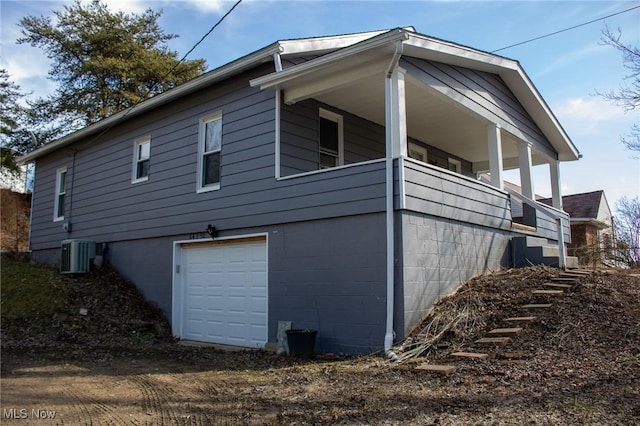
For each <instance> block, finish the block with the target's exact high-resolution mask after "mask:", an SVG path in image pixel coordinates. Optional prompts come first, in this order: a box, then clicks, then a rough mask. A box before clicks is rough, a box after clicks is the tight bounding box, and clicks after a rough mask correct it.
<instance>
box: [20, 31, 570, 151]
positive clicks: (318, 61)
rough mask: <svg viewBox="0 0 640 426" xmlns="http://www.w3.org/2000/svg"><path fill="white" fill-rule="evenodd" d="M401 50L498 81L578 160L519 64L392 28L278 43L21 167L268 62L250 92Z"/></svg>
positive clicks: (64, 142) (130, 110)
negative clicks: (270, 67)
mask: <svg viewBox="0 0 640 426" xmlns="http://www.w3.org/2000/svg"><path fill="white" fill-rule="evenodd" d="M398 43H401V44H402V55H407V56H412V57H418V58H423V59H428V60H433V61H438V62H443V63H447V64H451V65H457V66H462V67H467V68H470V69H475V70H479V71H485V72H491V73H495V74H497V75H499V76H500V77H501V78H502V79H503V80H504V81H505V83H506V84H507V85H508V87H509V88H510V89H511V90H512V91H513V93H514V94H515V95H516V97H517V98H518V100H519V101H520V102H521V103H522V104H523V105H524V106H525V108H526V109H527V111H528V112H529V114H530V115H531V117H532V118H533V119H534V120H535V122H536V123H537V124H538V126H539V127H540V129H541V130H542V131H543V132H544V134H545V136H546V137H547V138H548V140H549V141H550V142H551V144H552V145H553V147H554V149H556V151H557V152H558V159H559V160H561V161H569V160H577V159H578V158H579V156H580V154H579V152H578V150H577V149H576V147H575V146H574V145H573V143H572V142H571V140H570V139H569V137H568V135H567V134H566V133H565V131H564V129H563V128H562V126H561V125H560V123H559V122H558V121H557V119H556V118H555V116H554V115H553V113H552V112H551V109H550V108H549V107H548V105H547V104H546V102H545V101H544V100H543V99H542V96H541V95H540V94H539V92H538V91H537V89H536V88H535V86H534V85H533V83H532V82H531V81H530V79H529V78H528V76H527V75H526V73H525V72H524V70H523V69H522V67H521V66H520V64H519V63H518V62H517V61H514V60H511V59H508V58H505V57H502V56H499V55H494V54H491V53H488V52H483V51H481V50H477V49H473V48H470V47H467V46H462V45H459V44H456V43H452V42H449V41H445V40H440V39H437V38H433V37H429V36H426V35H423V34H419V33H417V32H416V31H415V29H414V28H413V27H407V28H396V29H393V30H382V31H373V32H364V33H354V34H344V35H338V36H326V37H313V38H304V39H291V40H280V41H276V42H275V43H272V44H270V45H268V46H266V47H264V48H262V49H259V50H257V51H255V52H253V53H250V54H248V55H246V56H243V57H241V58H238V59H236V60H234V61H232V62H229V63H227V64H225V65H223V66H221V67H219V68H216V69H214V70H212V71H209V72H207V73H205V74H203V75H201V76H199V77H196V78H194V79H193V80H190V81H188V82H186V83H183V84H181V85H179V86H177V87H175V88H173V89H170V90H168V91H166V92H164V93H161V94H159V95H156V96H154V97H153V98H150V99H147V100H145V101H143V102H141V103H139V104H137V105H134V106H132V107H130V108H128V109H126V110H123V111H121V112H119V113H116V114H114V115H112V116H110V117H108V118H105V119H103V120H101V121H99V122H97V123H95V124H92V125H90V126H88V127H85V128H83V129H81V130H79V131H77V132H75V133H72V134H70V135H68V136H65V137H63V138H61V139H59V140H57V141H54V142H52V143H50V144H48V145H45V146H44V147H41V148H39V149H37V150H35V151H33V152H31V153H29V154H27V155H25V156H23V157H21V158H20V159H19V161H20V162H21V163H28V162H33V161H35V160H37V159H38V158H40V157H43V156H45V155H47V154H49V153H51V152H54V151H57V150H58V149H61V148H63V147H65V146H68V145H70V144H72V143H74V142H77V141H79V140H81V139H83V138H86V137H90V136H93V135H96V134H98V133H100V132H106V131H108V130H109V129H110V128H111V127H113V126H115V125H117V124H120V123H121V122H124V121H125V120H129V119H132V118H134V117H136V116H139V115H141V114H144V113H145V112H147V111H151V110H153V109H155V108H158V107H159V106H161V105H164V104H166V103H168V102H171V101H173V100H176V99H179V98H181V97H184V96H187V95H189V94H191V93H194V92H196V91H198V90H200V89H202V88H204V87H207V86H209V85H212V84H215V83H216V82H219V81H221V80H224V79H226V78H228V77H230V76H232V75H235V74H238V73H240V72H243V71H246V70H248V69H251V68H253V67H256V66H258V65H260V64H263V63H267V62H270V61H274V62H276V64H275V72H273V73H271V74H268V75H265V76H262V77H259V78H257V79H254V80H252V82H251V85H252V86H259V87H260V88H262V89H266V88H272V87H279V86H282V85H284V84H286V83H287V81H290V80H292V79H296V78H301V77H304V75H305V74H309V73H314V72H317V71H318V70H322V69H325V68H330V67H331V66H332V65H334V64H337V63H340V62H341V61H349V60H356V61H357V60H360V57H361V56H362V55H374V56H388V57H390V56H391V55H393V54H394V53H395V52H396V48H397V47H398ZM302 55H319V56H318V57H316V58H315V59H311V60H309V61H307V62H304V63H302V64H298V65H294V66H291V67H289V68H287V69H284V70H283V69H281V68H280V66H279V64H278V62H277V61H279V59H280V57H284V58H286V57H287V56H302Z"/></svg>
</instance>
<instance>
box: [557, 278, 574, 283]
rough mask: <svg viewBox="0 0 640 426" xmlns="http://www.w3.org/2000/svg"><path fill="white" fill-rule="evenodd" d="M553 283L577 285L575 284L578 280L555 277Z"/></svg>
mask: <svg viewBox="0 0 640 426" xmlns="http://www.w3.org/2000/svg"><path fill="white" fill-rule="evenodd" d="M551 281H552V282H555V283H575V282H578V279H577V278H567V277H553V278H551Z"/></svg>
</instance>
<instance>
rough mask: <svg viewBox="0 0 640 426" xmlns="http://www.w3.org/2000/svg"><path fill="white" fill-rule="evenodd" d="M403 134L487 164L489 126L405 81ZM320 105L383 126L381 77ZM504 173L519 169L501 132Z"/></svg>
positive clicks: (537, 159) (477, 165)
mask: <svg viewBox="0 0 640 426" xmlns="http://www.w3.org/2000/svg"><path fill="white" fill-rule="evenodd" d="M405 87H406V90H405V91H406V95H405V96H406V109H407V133H408V135H409V137H412V138H415V139H417V140H419V141H422V142H424V143H427V144H429V145H432V146H435V147H436V148H439V149H441V150H443V151H445V152H449V153H451V154H454V155H456V156H458V157H460V158H463V159H465V160H468V161H470V162H472V163H473V164H474V169H475V170H477V171H484V170H485V169H487V167H486V165H487V164H488V158H489V157H488V148H487V125H488V122H487V121H486V120H484V119H481V118H479V117H478V116H476V115H475V114H473V113H471V112H470V111H467V110H466V109H465V108H464V107H462V106H461V105H459V104H458V103H457V102H456V101H455V100H453V99H445V98H444V97H442V96H439V95H438V94H436V93H433V92H432V90H430V89H429V87H428V86H426V85H425V84H423V83H420V82H419V81H416V80H413V79H409V78H408V79H406V83H405ZM315 98H316V99H318V100H319V101H321V102H324V103H326V104H329V105H332V106H334V107H336V108H339V109H342V110H344V111H347V112H349V113H351V114H354V115H357V116H359V117H362V118H365V119H367V120H370V121H372V122H374V123H377V124H379V125H381V126H384V125H385V82H384V76H383V75H381V74H380V73H377V74H376V75H372V76H369V77H366V78H364V79H361V80H358V81H356V82H353V83H351V84H350V85H348V86H344V87H341V88H340V89H339V90H335V91H327V92H323V93H321V94H319V95H316V96H315ZM502 138H503V139H502V142H503V158H504V160H505V161H504V163H505V168H507V169H509V168H516V167H517V166H518V163H517V158H518V150H517V145H516V138H515V137H514V136H512V135H510V134H509V133H507V132H505V131H504V130H503V132H502ZM533 161H534V164H542V163H545V162H546V160H545V158H544V157H543V156H542V155H536V153H535V152H534V156H533Z"/></svg>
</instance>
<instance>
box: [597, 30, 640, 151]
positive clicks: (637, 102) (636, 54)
mask: <svg viewBox="0 0 640 426" xmlns="http://www.w3.org/2000/svg"><path fill="white" fill-rule="evenodd" d="M621 36H622V31H621V30H620V29H618V30H617V31H616V32H615V33H613V32H611V30H609V27H605V29H604V30H603V31H602V38H601V42H602V44H604V45H608V46H612V47H615V48H616V49H617V50H618V51H619V52H620V53H621V54H622V62H623V64H624V67H625V68H626V69H628V70H629V74H628V75H627V76H626V77H625V79H624V80H625V82H623V83H621V84H620V87H619V88H618V89H617V90H612V91H608V92H605V93H600V92H596V93H597V94H598V95H600V96H602V97H604V98H605V99H607V100H609V101H611V102H612V103H613V104H615V105H618V106H621V107H622V108H624V110H625V111H634V110H636V109H637V108H639V107H640V50H639V49H638V48H637V47H636V46H632V45H630V44H629V45H627V44H624V43H623V42H622V41H620V37H621ZM621 140H622V143H624V145H625V146H626V147H627V148H628V149H629V150H631V151H635V152H638V153H640V124H639V123H634V124H633V125H632V126H631V132H630V133H628V134H627V135H624V136H622V137H621Z"/></svg>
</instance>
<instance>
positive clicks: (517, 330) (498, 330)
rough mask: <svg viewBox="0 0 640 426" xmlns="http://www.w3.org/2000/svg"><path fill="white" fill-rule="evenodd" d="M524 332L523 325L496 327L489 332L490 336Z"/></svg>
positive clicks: (513, 334)
mask: <svg viewBox="0 0 640 426" xmlns="http://www.w3.org/2000/svg"><path fill="white" fill-rule="evenodd" d="M520 333H522V327H513V328H495V329H493V330H491V331H490V332H488V333H487V335H489V336H515V335H517V334H520Z"/></svg>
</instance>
